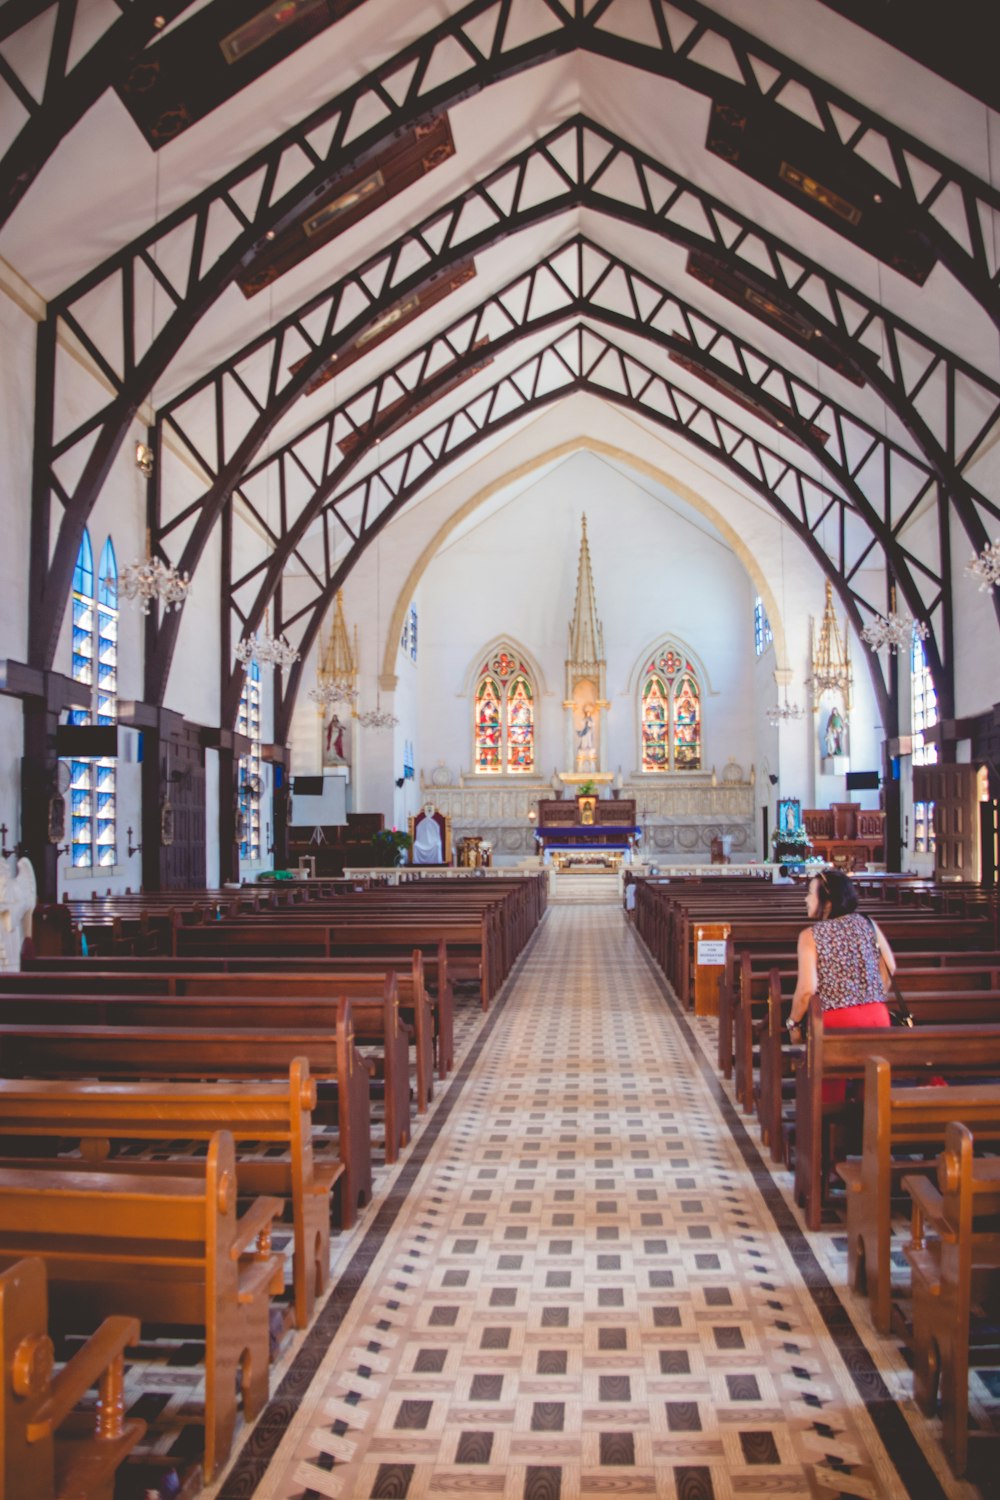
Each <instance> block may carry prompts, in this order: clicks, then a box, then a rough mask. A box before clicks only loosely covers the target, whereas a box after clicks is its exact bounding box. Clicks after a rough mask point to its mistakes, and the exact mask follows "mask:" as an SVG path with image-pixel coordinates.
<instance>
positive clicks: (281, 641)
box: [236, 611, 299, 672]
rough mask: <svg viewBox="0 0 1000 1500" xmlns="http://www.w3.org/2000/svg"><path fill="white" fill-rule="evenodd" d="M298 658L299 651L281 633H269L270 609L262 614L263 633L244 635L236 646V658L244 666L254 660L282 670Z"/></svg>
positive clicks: (260, 664)
mask: <svg viewBox="0 0 1000 1500" xmlns="http://www.w3.org/2000/svg"><path fill="white" fill-rule="evenodd" d="M298 659H299V653H298V652H297V651H296V649H295V647H294V646H293V645H291V644H290V643H289V641H287V640H286V639H285V637H284V636H283V635H279V636H274V635H272V634H271V631H270V611H265V614H264V633H263V634H261V633H260V632H259V631H257V632H255V633H254V634H253V635H245V636H244V637H243V639H242V640H241V641H240V643H239V645H238V646H237V647H236V660H237V661H238V662H239V663H240V664H241V665H242V666H244V667H249V665H250V663H251V662H256V663H257V665H258V666H261V667H280V668H281V670H282V671H283V672H284V671H287V670H288V668H289V667H290V666H292V665H293V663H294V662H297V661H298Z"/></svg>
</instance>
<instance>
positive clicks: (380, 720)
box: [358, 694, 399, 729]
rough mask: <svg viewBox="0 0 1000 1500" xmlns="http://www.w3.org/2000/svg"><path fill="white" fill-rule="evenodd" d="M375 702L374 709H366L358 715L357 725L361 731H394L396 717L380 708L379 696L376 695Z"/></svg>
mask: <svg viewBox="0 0 1000 1500" xmlns="http://www.w3.org/2000/svg"><path fill="white" fill-rule="evenodd" d="M375 702H376V707H375V708H367V709H365V711H364V713H360V714H358V723H359V724H360V725H361V727H362V728H363V729H395V727H396V725H397V724H398V723H399V720H398V719H397V718H396V715H395V714H393V713H390V712H389V710H388V709H387V708H383V707H382V699H381V696H380V695H378V694H376V698H375Z"/></svg>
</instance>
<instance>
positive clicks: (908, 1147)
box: [837, 1056, 1000, 1333]
mask: <svg viewBox="0 0 1000 1500" xmlns="http://www.w3.org/2000/svg"><path fill="white" fill-rule="evenodd" d="M941 1066H942V1069H943V1070H944V1071H947V1062H943V1063H942V1065H941ZM956 1118H958V1119H961V1120H962V1121H963V1123H964V1124H965V1125H967V1126H968V1127H969V1128H970V1129H971V1130H972V1131H973V1132H974V1134H975V1137H976V1142H977V1144H979V1145H982V1144H984V1143H986V1142H989V1143H995V1142H997V1141H1000V1085H989V1084H974V1085H965V1086H962V1085H961V1084H960V1085H958V1086H957V1087H949V1088H893V1087H892V1069H891V1067H890V1065H889V1063H888V1062H887V1061H886V1059H885V1058H884V1057H875V1056H872V1057H869V1058H868V1060H867V1062H866V1064H865V1102H864V1124H863V1129H862V1145H861V1156H860V1158H857V1159H854V1160H850V1161H843V1162H838V1163H837V1172H838V1173H839V1175H840V1176H841V1178H842V1179H843V1181H844V1183H845V1184H846V1186H847V1279H848V1285H849V1286H850V1287H851V1289H852V1290H853V1291H856V1292H865V1291H867V1294H868V1300H869V1302H870V1304H871V1313H872V1322H873V1323H874V1325H875V1327H876V1328H877V1329H878V1330H879V1332H880V1333H888V1332H889V1328H890V1321H891V1310H892V1305H891V1277H890V1251H889V1247H890V1241H891V1236H892V1198H893V1193H894V1191H898V1189H899V1187H900V1184H901V1180H902V1175H903V1172H904V1171H908V1172H909V1173H910V1174H911V1175H916V1174H917V1173H918V1171H919V1165H918V1163H917V1162H916V1161H915V1160H914V1158H916V1157H920V1156H924V1157H926V1158H933V1163H934V1168H935V1169H936V1166H937V1154H938V1153H939V1152H940V1151H941V1150H942V1148H943V1147H944V1143H945V1132H946V1129H947V1127H948V1124H949V1123H950V1121H951V1120H953V1119H956Z"/></svg>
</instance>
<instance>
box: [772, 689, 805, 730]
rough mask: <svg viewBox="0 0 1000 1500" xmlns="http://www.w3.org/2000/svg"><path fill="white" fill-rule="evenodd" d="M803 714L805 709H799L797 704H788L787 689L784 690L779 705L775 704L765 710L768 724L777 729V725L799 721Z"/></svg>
mask: <svg viewBox="0 0 1000 1500" xmlns="http://www.w3.org/2000/svg"><path fill="white" fill-rule="evenodd" d="M804 713H805V709H803V708H800V707H799V705H798V704H797V703H789V701H788V689H787V688H784V689H783V698H782V701H781V703H775V704H773V705H772V706H771V707H770V708H769V709H768V710H767V718H768V723H769V724H773V725H774V727H775V728H777V726H778V725H779V724H791V723H793V722H794V721H795V720H796V719H801V718H802V716H803V714H804Z"/></svg>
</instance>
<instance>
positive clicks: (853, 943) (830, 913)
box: [788, 870, 896, 1104]
mask: <svg viewBox="0 0 1000 1500" xmlns="http://www.w3.org/2000/svg"><path fill="white" fill-rule="evenodd" d="M857 908H858V897H857V892H856V891H855V889H854V886H853V885H852V884H851V882H850V880H849V879H848V878H847V876H846V875H845V874H844V872H843V871H842V870H824V871H823V872H822V873H821V874H819V875H812V876H810V878H809V880H808V881H807V883H806V915H807V916H809V917H812V919H813V922H814V925H813V926H812V927H804V928H803V929H802V931H801V932H800V933H799V942H798V964H799V970H798V977H797V980H796V984H795V994H794V996H793V997H792V1009H791V1014H790V1016H789V1018H788V1026H789V1030H791V1031H793V1032H794V1031H795V1030H796V1029H797V1028H798V1026H799V1025H800V1023H801V1021H802V1019H803V1017H804V1016H805V1014H806V1012H807V1011H808V1009H809V1002H810V1000H811V999H812V997H813V995H818V996H819V1002H820V1006H821V1007H822V1011H823V1025H824V1026H825V1027H826V1026H828V1027H858V1028H861V1027H869V1028H871V1027H881V1026H889V1025H891V1024H892V1023H891V1018H890V1016H889V1010H888V1007H887V1006H886V1003H885V990H886V986H887V984H888V982H889V979H890V977H891V976H892V975H893V974H895V972H896V959H895V957H894V955H893V951H892V949H891V948H890V947H889V944H888V942H887V941H886V938H885V935H884V933H883V932H882V931H881V929H880V928H879V927H878V926H877V925H876V923H874V922H873V921H871V920H870V918H868V917H865V916H862V914H861V912H859V911H858V909H857ZM828 1091H829V1093H828ZM844 1094H845V1086H844V1084H843V1082H837V1081H835V1082H833V1083H830V1084H824V1085H823V1100H824V1103H830V1104H836V1103H840V1102H841V1101H842V1100H843V1099H844Z"/></svg>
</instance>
